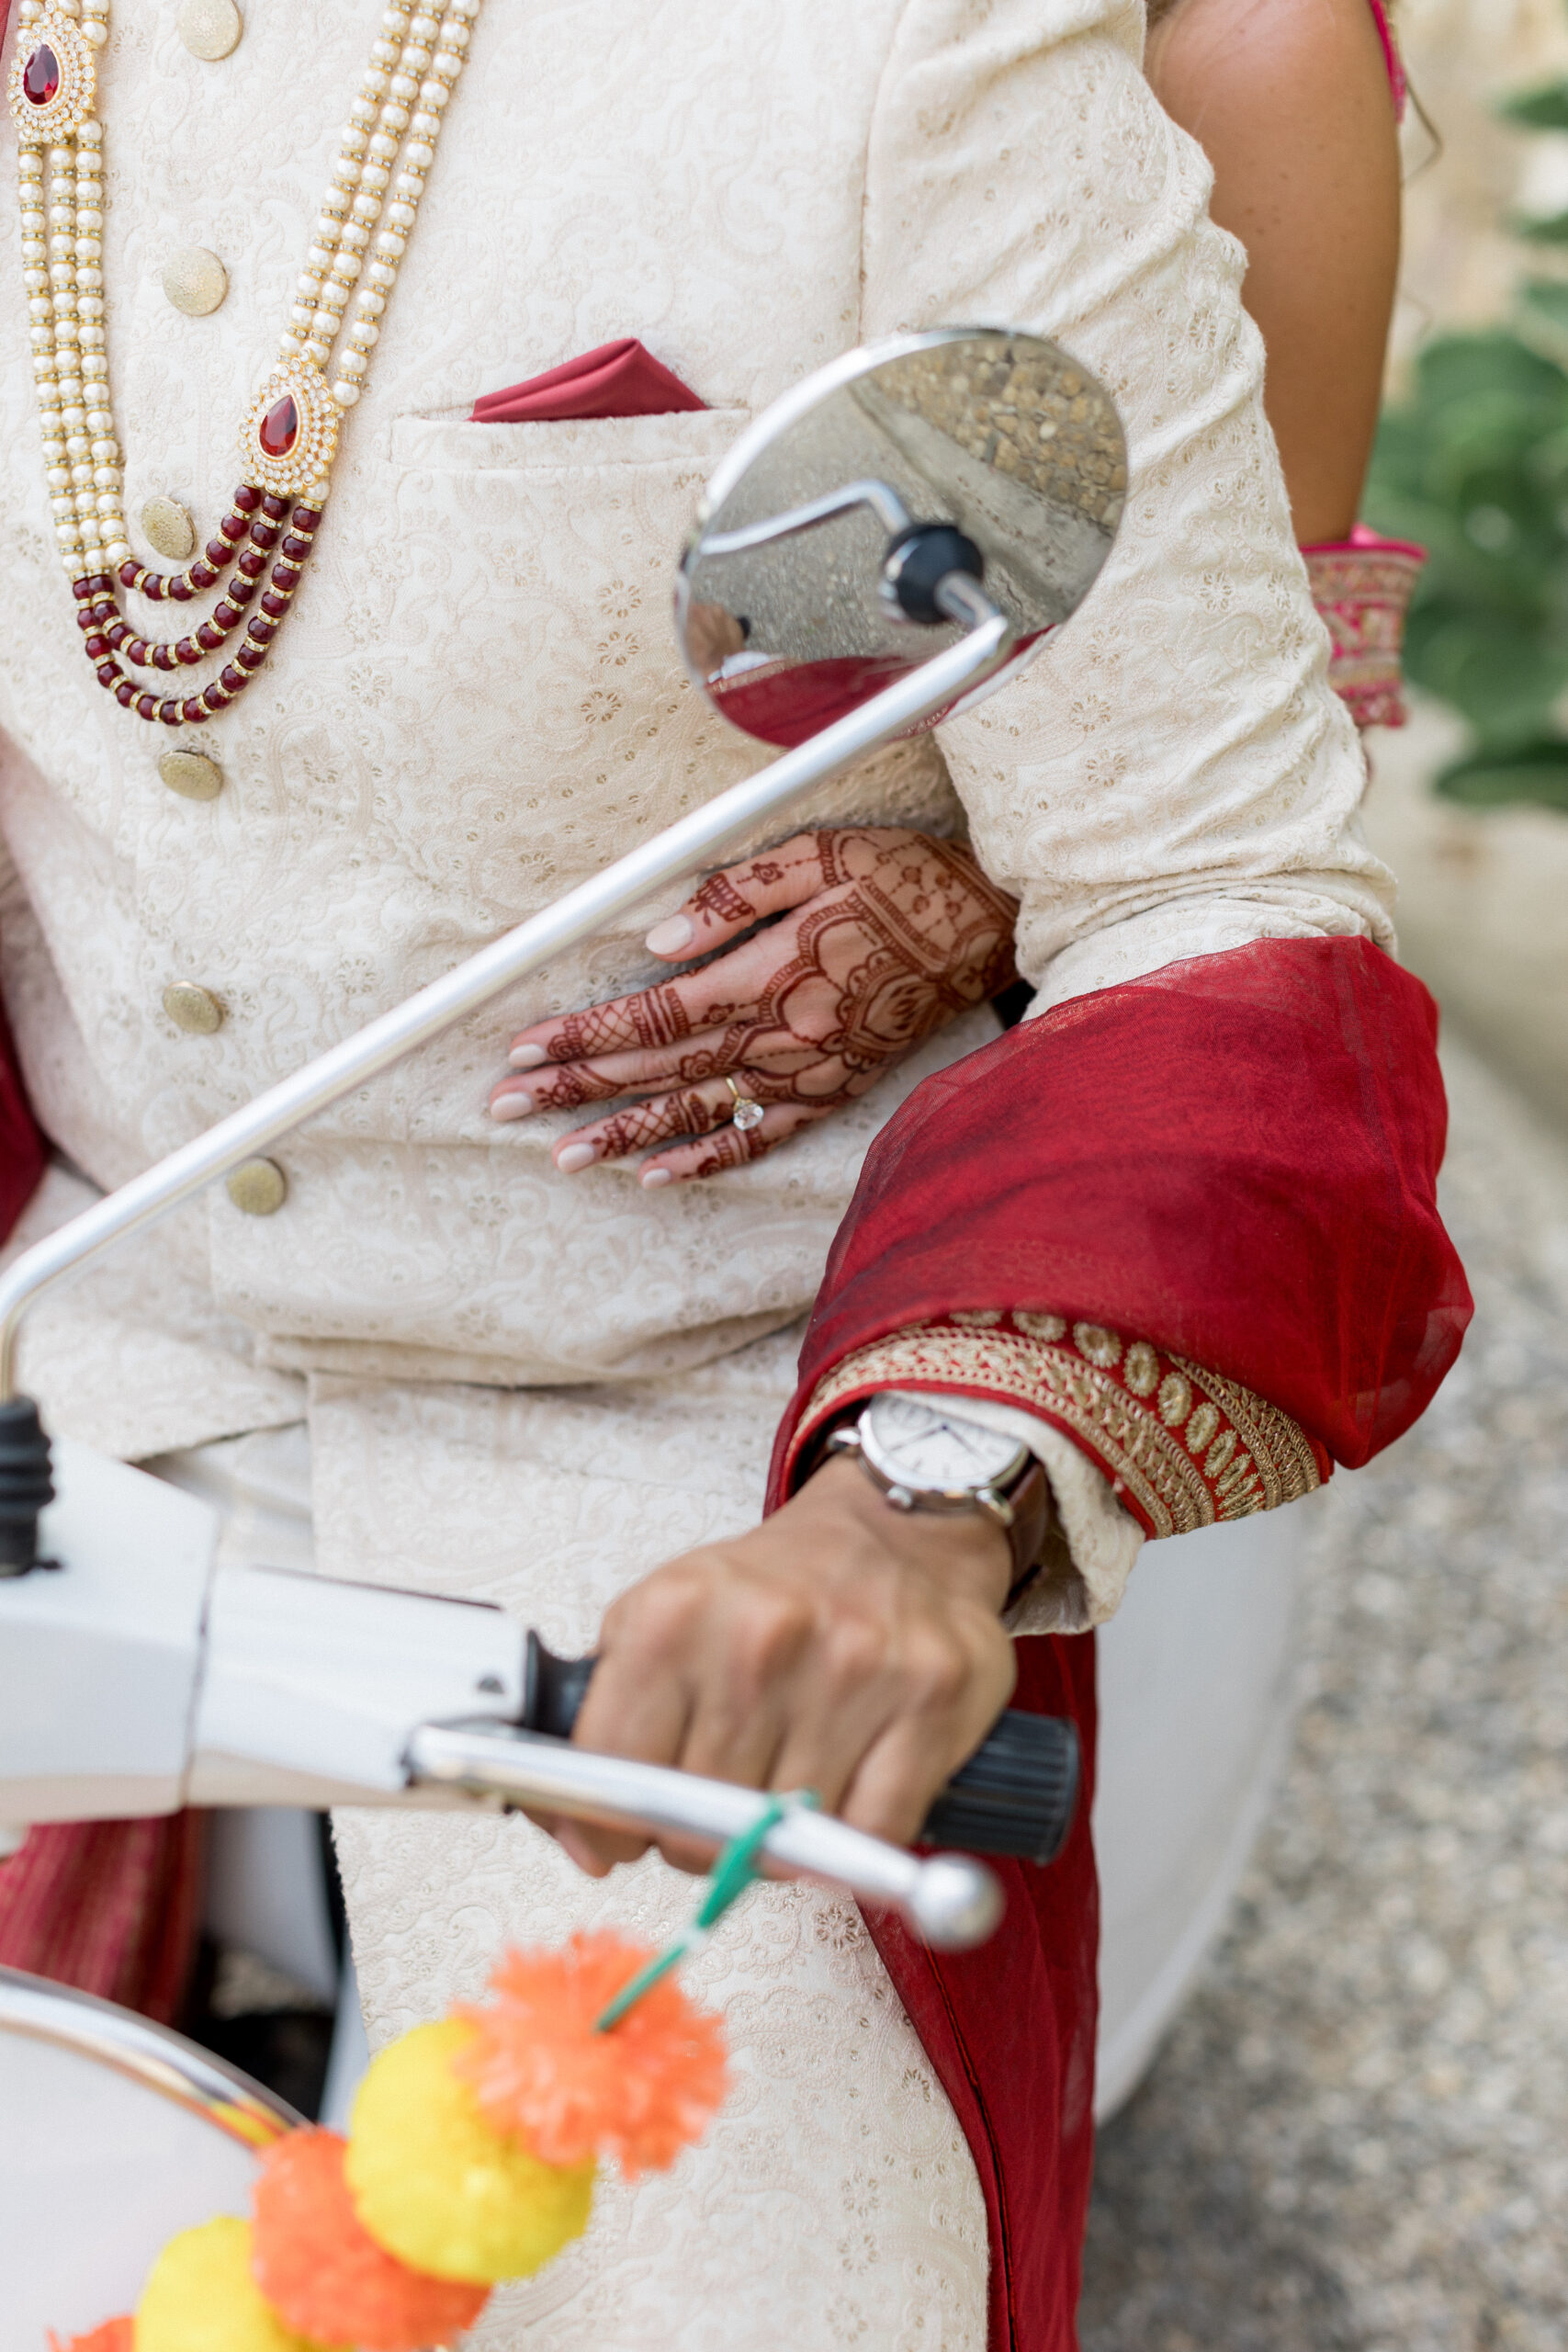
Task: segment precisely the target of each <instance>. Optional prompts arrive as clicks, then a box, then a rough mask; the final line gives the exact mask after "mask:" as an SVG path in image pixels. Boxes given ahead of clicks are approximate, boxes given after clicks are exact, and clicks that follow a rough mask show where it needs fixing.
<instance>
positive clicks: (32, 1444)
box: [0, 1397, 54, 1577]
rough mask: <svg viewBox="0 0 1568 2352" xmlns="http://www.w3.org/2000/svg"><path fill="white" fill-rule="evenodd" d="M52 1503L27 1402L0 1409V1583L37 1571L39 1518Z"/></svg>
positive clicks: (45, 1452)
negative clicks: (8, 1578) (47, 1505)
mask: <svg viewBox="0 0 1568 2352" xmlns="http://www.w3.org/2000/svg"><path fill="white" fill-rule="evenodd" d="M53 1500H54V1480H53V1478H52V1477H51V1475H50V1458H49V1439H48V1438H47V1436H46V1435H45V1434H44V1428H43V1423H42V1421H41V1420H40V1419H39V1409H38V1407H37V1406H36V1405H35V1404H34V1402H33V1400H32V1398H31V1397H11V1398H10V1399H9V1400H8V1402H6V1404H3V1405H0V1577H25V1576H26V1575H27V1573H28V1569H29V1568H36V1567H37V1566H39V1555H38V1522H39V1512H40V1511H41V1510H43V1507H44V1505H45V1504H46V1503H51V1502H52V1501H53Z"/></svg>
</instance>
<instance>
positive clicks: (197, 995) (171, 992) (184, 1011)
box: [164, 980, 223, 1037]
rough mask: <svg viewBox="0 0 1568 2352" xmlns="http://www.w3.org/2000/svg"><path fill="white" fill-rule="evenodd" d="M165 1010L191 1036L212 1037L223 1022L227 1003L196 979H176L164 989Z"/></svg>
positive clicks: (177, 1027) (177, 1025)
mask: <svg viewBox="0 0 1568 2352" xmlns="http://www.w3.org/2000/svg"><path fill="white" fill-rule="evenodd" d="M164 1012H166V1013H167V1014H168V1016H169V1018H170V1020H171V1021H172V1022H173V1023H174V1024H175V1028H176V1029H183V1030H184V1031H185V1033H186V1036H187V1037H210V1036H211V1035H213V1034H214V1032H215V1031H217V1030H219V1029H221V1028H222V1026H223V1003H222V1000H221V998H220V997H215V996H214V995H213V993H212V990H211V989H203V988H197V984H196V982H195V981H194V980H174V981H172V982H171V983H170V985H169V986H168V987H167V988H166V989H164Z"/></svg>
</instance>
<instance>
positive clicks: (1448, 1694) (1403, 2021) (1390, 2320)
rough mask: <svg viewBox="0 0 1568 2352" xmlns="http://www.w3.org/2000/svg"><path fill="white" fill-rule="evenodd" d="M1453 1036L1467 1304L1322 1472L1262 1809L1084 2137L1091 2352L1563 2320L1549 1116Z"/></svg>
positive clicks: (1567, 1849) (1566, 1446)
mask: <svg viewBox="0 0 1568 2352" xmlns="http://www.w3.org/2000/svg"><path fill="white" fill-rule="evenodd" d="M1444 1058H1445V1065H1446V1068H1447V1071H1448V1077H1449V1084H1450V1100H1451V1104H1452V1112H1453V1128H1452V1133H1451V1135H1450V1148H1449V1160H1448V1167H1447V1170H1446V1171H1445V1178H1444V1186H1443V1193H1444V1206H1445V1214H1446V1216H1447V1218H1448V1221H1449V1225H1450V1230H1451V1231H1452V1233H1453V1236H1454V1238H1455V1240H1456V1242H1457V1243H1458V1246H1459V1248H1460V1250H1461V1252H1462V1254H1463V1257H1464V1260H1465V1263H1466V1266H1467V1269H1468V1271H1469V1273H1470V1278H1471V1283H1472V1288H1473V1289H1474V1292H1475V1295H1476V1302H1477V1313H1476V1319H1475V1323H1474V1325H1473V1327H1472V1330H1471V1333H1470V1335H1469V1337H1468V1339H1467V1340H1466V1342H1465V1347H1464V1352H1463V1354H1462V1355H1461V1359H1460V1362H1459V1364H1458V1366H1457V1367H1456V1369H1455V1371H1454V1372H1453V1373H1452V1374H1450V1378H1449V1381H1448V1383H1447V1385H1446V1386H1445V1387H1444V1388H1443V1389H1441V1390H1440V1391H1439V1393H1438V1398H1437V1402H1436V1403H1435V1405H1434V1406H1433V1407H1432V1408H1431V1410H1430V1411H1429V1412H1428V1413H1427V1418H1426V1419H1425V1420H1424V1421H1423V1422H1421V1423H1420V1425H1419V1426H1418V1427H1417V1428H1416V1430H1413V1431H1412V1432H1411V1434H1410V1435H1409V1436H1408V1437H1406V1438H1405V1439H1404V1440H1403V1441H1402V1442H1400V1443H1399V1444H1398V1445H1396V1446H1394V1447H1393V1448H1392V1449H1391V1451H1390V1452H1389V1453H1387V1454H1385V1455H1383V1456H1382V1459H1381V1460H1379V1461H1378V1462H1377V1463H1375V1464H1373V1465H1372V1466H1371V1468H1370V1469H1367V1470H1364V1471H1362V1472H1360V1473H1359V1474H1357V1475H1356V1476H1353V1477H1347V1476H1345V1474H1344V1473H1343V1472H1341V1473H1340V1474H1339V1475H1338V1476H1337V1478H1336V1479H1335V1482H1334V1486H1333V1487H1332V1488H1331V1490H1330V1498H1329V1499H1328V1502H1327V1505H1326V1507H1325V1510H1324V1511H1323V1513H1322V1518H1321V1521H1320V1523H1319V1527H1318V1532H1317V1535H1316V1538H1315V1543H1316V1555H1315V1560H1314V1567H1313V1570H1312V1573H1311V1575H1310V1577H1309V1580H1308V1590H1309V1595H1310V1599H1309V1615H1308V1623H1307V1627H1306V1652H1307V1670H1308V1674H1309V1677H1310V1680H1309V1689H1308V1698H1307V1703H1306V1707H1305V1710H1304V1713H1303V1719H1302V1725H1301V1732H1300V1736H1299V1738H1298V1741H1297V1747H1296V1753H1295V1757H1294V1759H1293V1761H1292V1767H1291V1770H1290V1771H1289V1774H1288V1776H1287V1779H1286V1781H1285V1783H1284V1786H1283V1788H1282V1790H1281V1792H1280V1799H1279V1802H1278V1804H1277V1805H1276V1808H1275V1812H1274V1816H1273V1820H1272V1823H1271V1825H1270V1827H1269V1830H1268V1832H1267V1833H1266V1834H1265V1837H1264V1838H1263V1840H1262V1842H1261V1844H1260V1846H1259V1849H1258V1855H1257V1858H1256V1860H1255V1863H1254V1866H1253V1868H1252V1870H1251V1871H1249V1873H1248V1876H1247V1881H1246V1883H1245V1885H1244V1889H1243V1894H1242V1899H1241V1903H1240V1905H1239V1906H1238V1910H1237V1913H1236V1916H1235V1919H1234V1921H1233V1925H1232V1928H1231V1932H1230V1934H1229V1935H1228V1936H1227V1938H1226V1939H1225V1941H1224V1944H1223V1945H1222V1946H1221V1948H1220V1950H1219V1951H1218V1952H1217V1954H1216V1955H1215V1958H1214V1960H1213V1962H1211V1964H1210V1967H1209V1969H1208V1971H1207V1973H1206V1974H1205V1977H1204V1979H1203V1980H1202V1982H1201V1985H1200V1989H1199V1991H1198V1993H1197V1995H1196V1996H1194V1998H1193V2000H1192V2001H1191V2003H1190V2006H1189V2007H1188V2008H1187V2010H1186V2011H1185V2013H1184V2015H1183V2016H1182V2018H1180V2019H1179V2022H1178V2025H1177V2027H1176V2029H1175V2031H1174V2032H1173V2034H1172V2036H1171V2039H1170V2041H1169V2042H1168V2045H1167V2047H1166V2049H1165V2050H1164V2052H1162V2054H1161V2056H1160V2058H1159V2059H1158V2060H1157V2062H1156V2065H1155V2067H1154V2069H1153V2071H1152V2073H1151V2074H1150V2075H1149V2077H1148V2079H1147V2081H1146V2082H1145V2085H1144V2087H1143V2088H1142V2090H1141V2091H1140V2092H1139V2094H1138V2095H1137V2096H1136V2098H1134V2100H1133V2101H1132V2103H1131V2104H1130V2105H1129V2106H1128V2108H1127V2109H1125V2110H1124V2111H1123V2112H1122V2115H1120V2116H1119V2117H1117V2118H1116V2119H1115V2120H1114V2121H1113V2122H1111V2124H1110V2125H1108V2126H1107V2127H1106V2130H1105V2131H1104V2133H1103V2135H1102V2139H1101V2143H1100V2165H1099V2174H1098V2180H1097V2188H1096V2199H1095V2207H1094V2212H1093V2217H1092V2219H1091V2223H1090V2230H1089V2255H1088V2263H1087V2277H1088V2285H1087V2289H1086V2292H1085V2300H1084V2309H1083V2346H1084V2352H1197V2348H1198V2347H1199V2346H1201V2347H1202V2352H1304V2347H1306V2346H1312V2347H1313V2352H1341V2348H1343V2352H1393V2347H1394V2346H1398V2347H1399V2352H1428V2347H1431V2352H1438V2347H1441V2352H1449V2347H1450V2346H1451V2347H1452V2352H1472V2347H1474V2348H1475V2352H1480V2347H1483V2346H1498V2347H1502V2348H1503V2352H1516V2347H1517V2352H1562V2346H1563V2344H1564V2343H1565V2342H1568V2257H1565V2256H1564V2254H1563V2239H1562V2206H1563V2192H1564V2186H1565V2169H1568V2167H1565V2161H1564V2154H1563V2136H1562V2118H1563V2116H1564V2114H1565V2113H1568V2034H1565V2033H1564V2030H1563V2021H1564V2017H1565V2015H1568V1928H1565V1925H1564V1923H1565V1921H1568V1790H1565V1786H1564V1780H1563V1774H1562V1757H1563V1753H1564V1747H1565V1746H1568V1712H1565V1702H1564V1699H1563V1691H1564V1688H1565V1676H1564V1666H1565V1664H1568V1138H1564V1137H1561V1136H1553V1135H1552V1134H1551V1133H1550V1132H1549V1131H1548V1130H1546V1129H1545V1128H1543V1127H1540V1126H1538V1125H1536V1124H1535V1122H1534V1119H1533V1117H1532V1115H1531V1114H1529V1113H1528V1112H1527V1111H1526V1110H1525V1109H1524V1108H1523V1107H1522V1106H1521V1105H1520V1103H1519V1102H1518V1101H1517V1098H1516V1097H1515V1096H1513V1095H1512V1094H1511V1093H1509V1092H1507V1091H1506V1090H1505V1089H1504V1087H1503V1086H1502V1085H1501V1084H1500V1083H1499V1082H1498V1081H1497V1080H1495V1079H1494V1078H1493V1077H1491V1076H1490V1074H1489V1073H1488V1072H1487V1071H1486V1070H1485V1069H1483V1068H1482V1067H1481V1065H1480V1064H1479V1063H1478V1062H1476V1061H1475V1060H1474V1058H1473V1057H1472V1056H1471V1055H1470V1054H1468V1053H1466V1052H1464V1051H1463V1050H1461V1049H1459V1048H1457V1047H1455V1048H1450V1050H1449V1051H1448V1052H1446V1054H1445V1057H1444ZM1145 1572H1146V1571H1145Z"/></svg>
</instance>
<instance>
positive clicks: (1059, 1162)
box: [774, 939, 1472, 1498]
mask: <svg viewBox="0 0 1568 2352" xmlns="http://www.w3.org/2000/svg"><path fill="white" fill-rule="evenodd" d="M1436 1035H1437V1009H1436V1007H1435V1005H1434V1004H1433V1002H1432V1000H1431V998H1430V997H1429V996H1428V995H1427V990H1426V989H1424V988H1423V987H1422V986H1421V984H1420V982H1419V981H1418V980H1416V979H1414V978H1412V977H1411V975H1410V974H1409V973H1407V972H1405V971H1404V970H1402V969H1401V967H1399V966H1398V965H1397V964H1395V963H1393V961H1392V960H1391V958H1390V957H1388V956H1384V955H1382V953H1381V951H1380V950H1379V949H1377V948H1376V947H1373V946H1372V945H1371V944H1370V943H1369V942H1368V941H1366V940H1362V939H1323V940H1266V941H1262V942H1260V943H1258V944H1256V945H1254V946H1250V947H1241V948H1235V949H1232V950H1230V951H1229V952H1228V953H1226V954H1224V955H1221V956H1198V957H1194V958H1193V959H1192V960H1191V961H1190V962H1187V963H1181V964H1172V965H1168V966H1167V967H1165V968H1164V969H1163V970H1161V971H1158V972H1153V973H1150V974H1149V975H1148V976H1147V977H1146V978H1143V979H1138V980H1134V981H1130V982H1128V983H1127V984H1126V985H1125V986H1123V987H1121V988H1111V989H1101V990H1100V991H1098V992H1097V993H1096V994H1094V995H1092V996H1085V997H1078V998H1076V999H1074V1000H1073V1001H1071V1002H1069V1003H1067V1004H1064V1005H1060V1006H1058V1007H1057V1008H1056V1009H1055V1011H1054V1012H1048V1013H1045V1014H1043V1016H1042V1017H1041V1018H1040V1019H1039V1020H1035V1021H1027V1022H1025V1023H1022V1024H1021V1026H1020V1027H1019V1028H1017V1029H1013V1030H1010V1031H1009V1033H1008V1035H1006V1036H1004V1037H1001V1038H998V1041H997V1043H996V1044H995V1045H994V1046H987V1047H986V1048H985V1049H984V1050H983V1051H982V1052H980V1053H977V1054H972V1055H970V1056H969V1057H967V1058H966V1059H965V1060H964V1061H962V1062H958V1063H955V1064H954V1066H953V1068H952V1069H947V1070H942V1071H941V1072H939V1073H938V1074H937V1075H936V1076H935V1077H934V1078H929V1079H927V1080H926V1081H925V1083H924V1084H923V1085H922V1086H919V1087H918V1088H917V1089H916V1091H915V1092H914V1093H913V1094H912V1095H911V1096H910V1097H909V1100H908V1102H907V1103H905V1105H904V1107H903V1109H902V1110H901V1111H899V1113H898V1114H897V1116H896V1117H895V1118H894V1119H892V1120H891V1121H890V1122H889V1124H888V1125H887V1126H886V1127H885V1128H884V1130H883V1131H882V1133H881V1135H880V1136H878V1137H877V1139H876V1141H875V1142H874V1145H873V1146H872V1148H871V1151H870V1153H869V1155H868V1157H867V1159H866V1162H865V1167H864V1170H863V1173H862V1176H861V1181H860V1185H859V1188H858V1190H857V1191H856V1193H855V1197H854V1200H853V1202H852V1205H851V1209H850V1213H849V1216H847V1217H846V1219H845V1221H844V1224H843V1226H842V1227H841V1228H840V1233H839V1237H838V1239H837V1241H836V1242H835V1244H834V1248H833V1252H832V1255H831V1257H830V1258H829V1263H828V1271H827V1275H826V1278H825V1280H824V1282H823V1284H822V1289H821V1291H820V1293H819V1295H818V1302H817V1306H816V1309H815V1312H814V1313H813V1316H812V1318H811V1325H810V1329H809V1330H808V1332H807V1339H806V1343H805V1346H804V1348H803V1349H802V1351H801V1367H800V1368H801V1385H800V1389H799V1391H798V1393H797V1396H796V1398H795V1406H794V1408H793V1409H792V1412H791V1414H790V1416H789V1418H788V1419H787V1420H786V1422H785V1425H784V1430H782V1431H781V1434H780V1443H779V1450H778V1453H777V1455H776V1457H775V1464H774V1493H775V1498H776V1496H777V1495H778V1494H779V1493H780V1492H782V1490H783V1485H784V1478H785V1476H787V1470H788V1465H789V1463H790V1460H791V1454H792V1439H793V1436H794V1432H795V1427H796V1424H797V1423H798V1421H799V1419H800V1417H801V1415H802V1414H803V1413H804V1412H805V1411H806V1409H807V1406H808V1404H809V1400H810V1398H811V1396H812V1393H813V1391H814V1390H815V1388H816V1386H817V1385H818V1382H819V1381H820V1380H822V1378H823V1377H824V1375H825V1374H828V1373H829V1371H830V1370H831V1369H832V1368H833V1367H834V1366H835V1365H836V1364H838V1363H840V1362H841V1361H842V1360H843V1358H844V1357H845V1356H847V1355H849V1354H850V1353H851V1352H852V1351H853V1350H856V1349H858V1348H861V1347H863V1346H866V1345H867V1344H868V1343H869V1342H871V1341H873V1340H879V1339H881V1338H883V1337H885V1336H886V1334H888V1333H890V1332H893V1331H897V1330H898V1329H901V1328H903V1327H906V1326H908V1325H910V1324H914V1323H919V1322H923V1321H926V1320H928V1319H932V1318H940V1317H943V1316H948V1315H952V1314H953V1313H955V1312H964V1311H971V1310H986V1309H995V1308H998V1307H1008V1308H1021V1309H1025V1310H1037V1311H1040V1312H1043V1313H1049V1314H1054V1315H1056V1316H1060V1317H1068V1318H1075V1317H1081V1318H1083V1319H1084V1320H1086V1321H1088V1322H1089V1323H1092V1324H1096V1325H1106V1326H1109V1327H1110V1328H1111V1329H1112V1330H1115V1331H1119V1332H1122V1333H1127V1334H1134V1333H1135V1334H1137V1335H1139V1336H1140V1337H1142V1338H1144V1339H1145V1340H1149V1341H1152V1342H1153V1344H1154V1345H1155V1346H1156V1348H1159V1349H1161V1350H1165V1351H1170V1352H1171V1353H1173V1354H1178V1355H1180V1356H1184V1357H1189V1358H1190V1359H1192V1360H1193V1361H1194V1362H1195V1363H1200V1364H1203V1365H1207V1366H1211V1367H1213V1369H1214V1370H1215V1371H1217V1372H1220V1373H1223V1374H1225V1375H1226V1376H1227V1377H1228V1378H1229V1379H1231V1380H1233V1381H1239V1382H1242V1383H1244V1384H1245V1385H1246V1386H1247V1388H1248V1389H1250V1390H1253V1391H1255V1392H1256V1393H1257V1394H1258V1396H1260V1397H1265V1398H1267V1399H1268V1401H1269V1403H1270V1404H1271V1405H1274V1406H1277V1407H1279V1408H1280V1410H1282V1411H1283V1412H1285V1413H1288V1414H1289V1415H1291V1416H1292V1419H1294V1420H1295V1421H1297V1422H1298V1423H1299V1424H1300V1425H1301V1427H1302V1428H1303V1430H1305V1431H1306V1432H1307V1435H1308V1436H1309V1438H1311V1439H1312V1440H1314V1442H1315V1443H1316V1444H1317V1445H1319V1446H1321V1447H1322V1449H1323V1450H1324V1452H1325V1453H1326V1454H1327V1455H1328V1456H1329V1457H1330V1458H1331V1459H1332V1460H1334V1461H1336V1462H1341V1463H1344V1464H1346V1465H1347V1466H1354V1465H1355V1464H1359V1463H1363V1462H1366V1461H1367V1460H1369V1459H1370V1458H1371V1455H1372V1454H1374V1453H1377V1452H1378V1451H1379V1450H1380V1448H1382V1446H1385V1445H1387V1444H1388V1443H1389V1442H1391V1441H1392V1440H1393V1438H1396V1437H1397V1436H1398V1435H1399V1434H1400V1432H1401V1431H1402V1430H1405V1429H1408V1428H1409V1427H1410V1425H1411V1423H1412V1422H1413V1421H1414V1420H1415V1419H1416V1418H1417V1417H1418V1415H1419V1414H1420V1413H1421V1412H1422V1411H1423V1410H1424V1409H1425V1408H1426V1406H1427V1403H1428V1401H1429V1400H1430V1398H1431V1397H1432V1396H1433V1394H1434V1392H1435V1391H1436V1389H1437V1386H1438V1382H1439V1381H1440V1380H1441V1379H1442V1377H1443V1375H1444V1374H1445V1373H1446V1372H1447V1371H1448V1369H1449V1366H1450V1364H1451V1363H1452V1362H1453V1360H1454V1357H1455V1356H1456V1355H1457V1354H1458V1352H1459V1346H1460V1341H1461V1337H1462V1335H1463V1332H1464V1329H1465V1326H1466V1324H1467V1323H1468V1322H1469V1319H1470V1315H1471V1311H1472V1308H1471V1297H1470V1292H1469V1289H1468V1288H1467V1286H1466V1283H1465V1279H1464V1274H1463V1271H1462V1269H1461V1265H1460V1262H1459V1259H1458V1257H1457V1255H1456V1254H1455V1251H1454V1249H1453V1245H1452V1244H1451V1242H1450V1240H1449V1238H1448V1236H1447V1234H1446V1233H1445V1232H1444V1230H1443V1227H1442V1224H1441V1221H1440V1219H1439V1217H1438V1210H1437V1198H1436V1183H1437V1172H1438V1164H1439V1162H1440V1160H1441V1158H1442V1151H1443V1142H1444V1136H1445V1133H1446V1125H1447V1109H1446V1104H1445V1102H1444V1097H1443V1089H1442V1080H1441V1078H1440V1076H1439V1074H1438V1063H1437V1054H1436Z"/></svg>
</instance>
